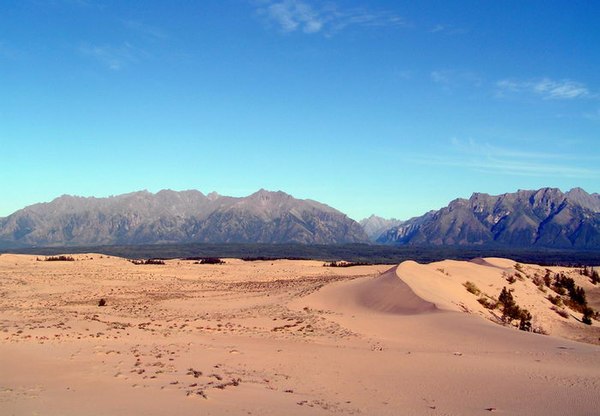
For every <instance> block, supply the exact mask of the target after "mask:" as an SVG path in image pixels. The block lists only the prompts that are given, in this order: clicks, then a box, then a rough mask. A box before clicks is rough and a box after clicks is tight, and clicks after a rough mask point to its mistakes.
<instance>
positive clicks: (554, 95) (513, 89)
mask: <svg viewBox="0 0 600 416" xmlns="http://www.w3.org/2000/svg"><path fill="white" fill-rule="evenodd" d="M496 87H497V89H498V94H497V95H498V96H499V97H504V96H507V95H515V94H533V95H537V96H539V97H541V98H543V99H545V100H572V99H577V98H589V97H591V96H592V94H591V93H590V90H589V89H588V87H587V86H586V85H585V84H583V83H581V82H577V81H573V80H570V79H562V80H553V79H550V78H542V79H538V80H530V81H519V80H514V79H503V80H500V81H498V82H497V83H496Z"/></svg>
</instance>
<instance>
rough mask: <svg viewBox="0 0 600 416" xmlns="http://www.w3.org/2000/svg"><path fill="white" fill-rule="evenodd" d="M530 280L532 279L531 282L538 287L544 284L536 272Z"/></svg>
mask: <svg viewBox="0 0 600 416" xmlns="http://www.w3.org/2000/svg"><path fill="white" fill-rule="evenodd" d="M532 281H533V284H534V285H536V286H537V287H538V288H539V287H540V286H542V287H543V286H544V279H543V278H542V277H540V276H538V275H537V274H535V275H534V276H533V279H532ZM540 290H542V289H540Z"/></svg>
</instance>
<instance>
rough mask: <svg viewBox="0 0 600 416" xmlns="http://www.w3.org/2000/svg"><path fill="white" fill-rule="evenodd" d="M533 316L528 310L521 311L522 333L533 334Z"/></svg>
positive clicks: (520, 323)
mask: <svg viewBox="0 0 600 416" xmlns="http://www.w3.org/2000/svg"><path fill="white" fill-rule="evenodd" d="M531 318H532V316H531V314H530V313H529V311H528V310H527V309H523V310H521V316H520V317H519V329H520V330H521V331H527V332H531Z"/></svg>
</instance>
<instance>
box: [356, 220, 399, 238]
mask: <svg viewBox="0 0 600 416" xmlns="http://www.w3.org/2000/svg"><path fill="white" fill-rule="evenodd" d="M403 222H404V221H401V220H397V219H395V218H390V219H387V218H382V217H378V216H377V215H371V216H370V217H368V218H363V219H362V220H360V221H359V222H358V223H359V224H360V225H361V227H363V230H365V233H367V236H368V237H369V240H371V241H376V240H377V239H378V238H379V237H380V236H381V234H382V233H383V232H385V231H387V230H389V229H390V228H392V227H396V226H398V225H401V224H402V223H403Z"/></svg>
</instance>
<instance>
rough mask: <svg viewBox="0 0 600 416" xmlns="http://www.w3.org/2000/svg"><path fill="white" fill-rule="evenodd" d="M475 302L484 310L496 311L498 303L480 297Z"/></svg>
mask: <svg viewBox="0 0 600 416" xmlns="http://www.w3.org/2000/svg"><path fill="white" fill-rule="evenodd" d="M477 302H479V303H480V304H481V306H483V307H484V308H486V309H492V310H493V309H496V307H497V306H498V303H497V302H495V301H494V300H492V299H489V298H487V297H485V296H481V297H480V298H479V299H477Z"/></svg>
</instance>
